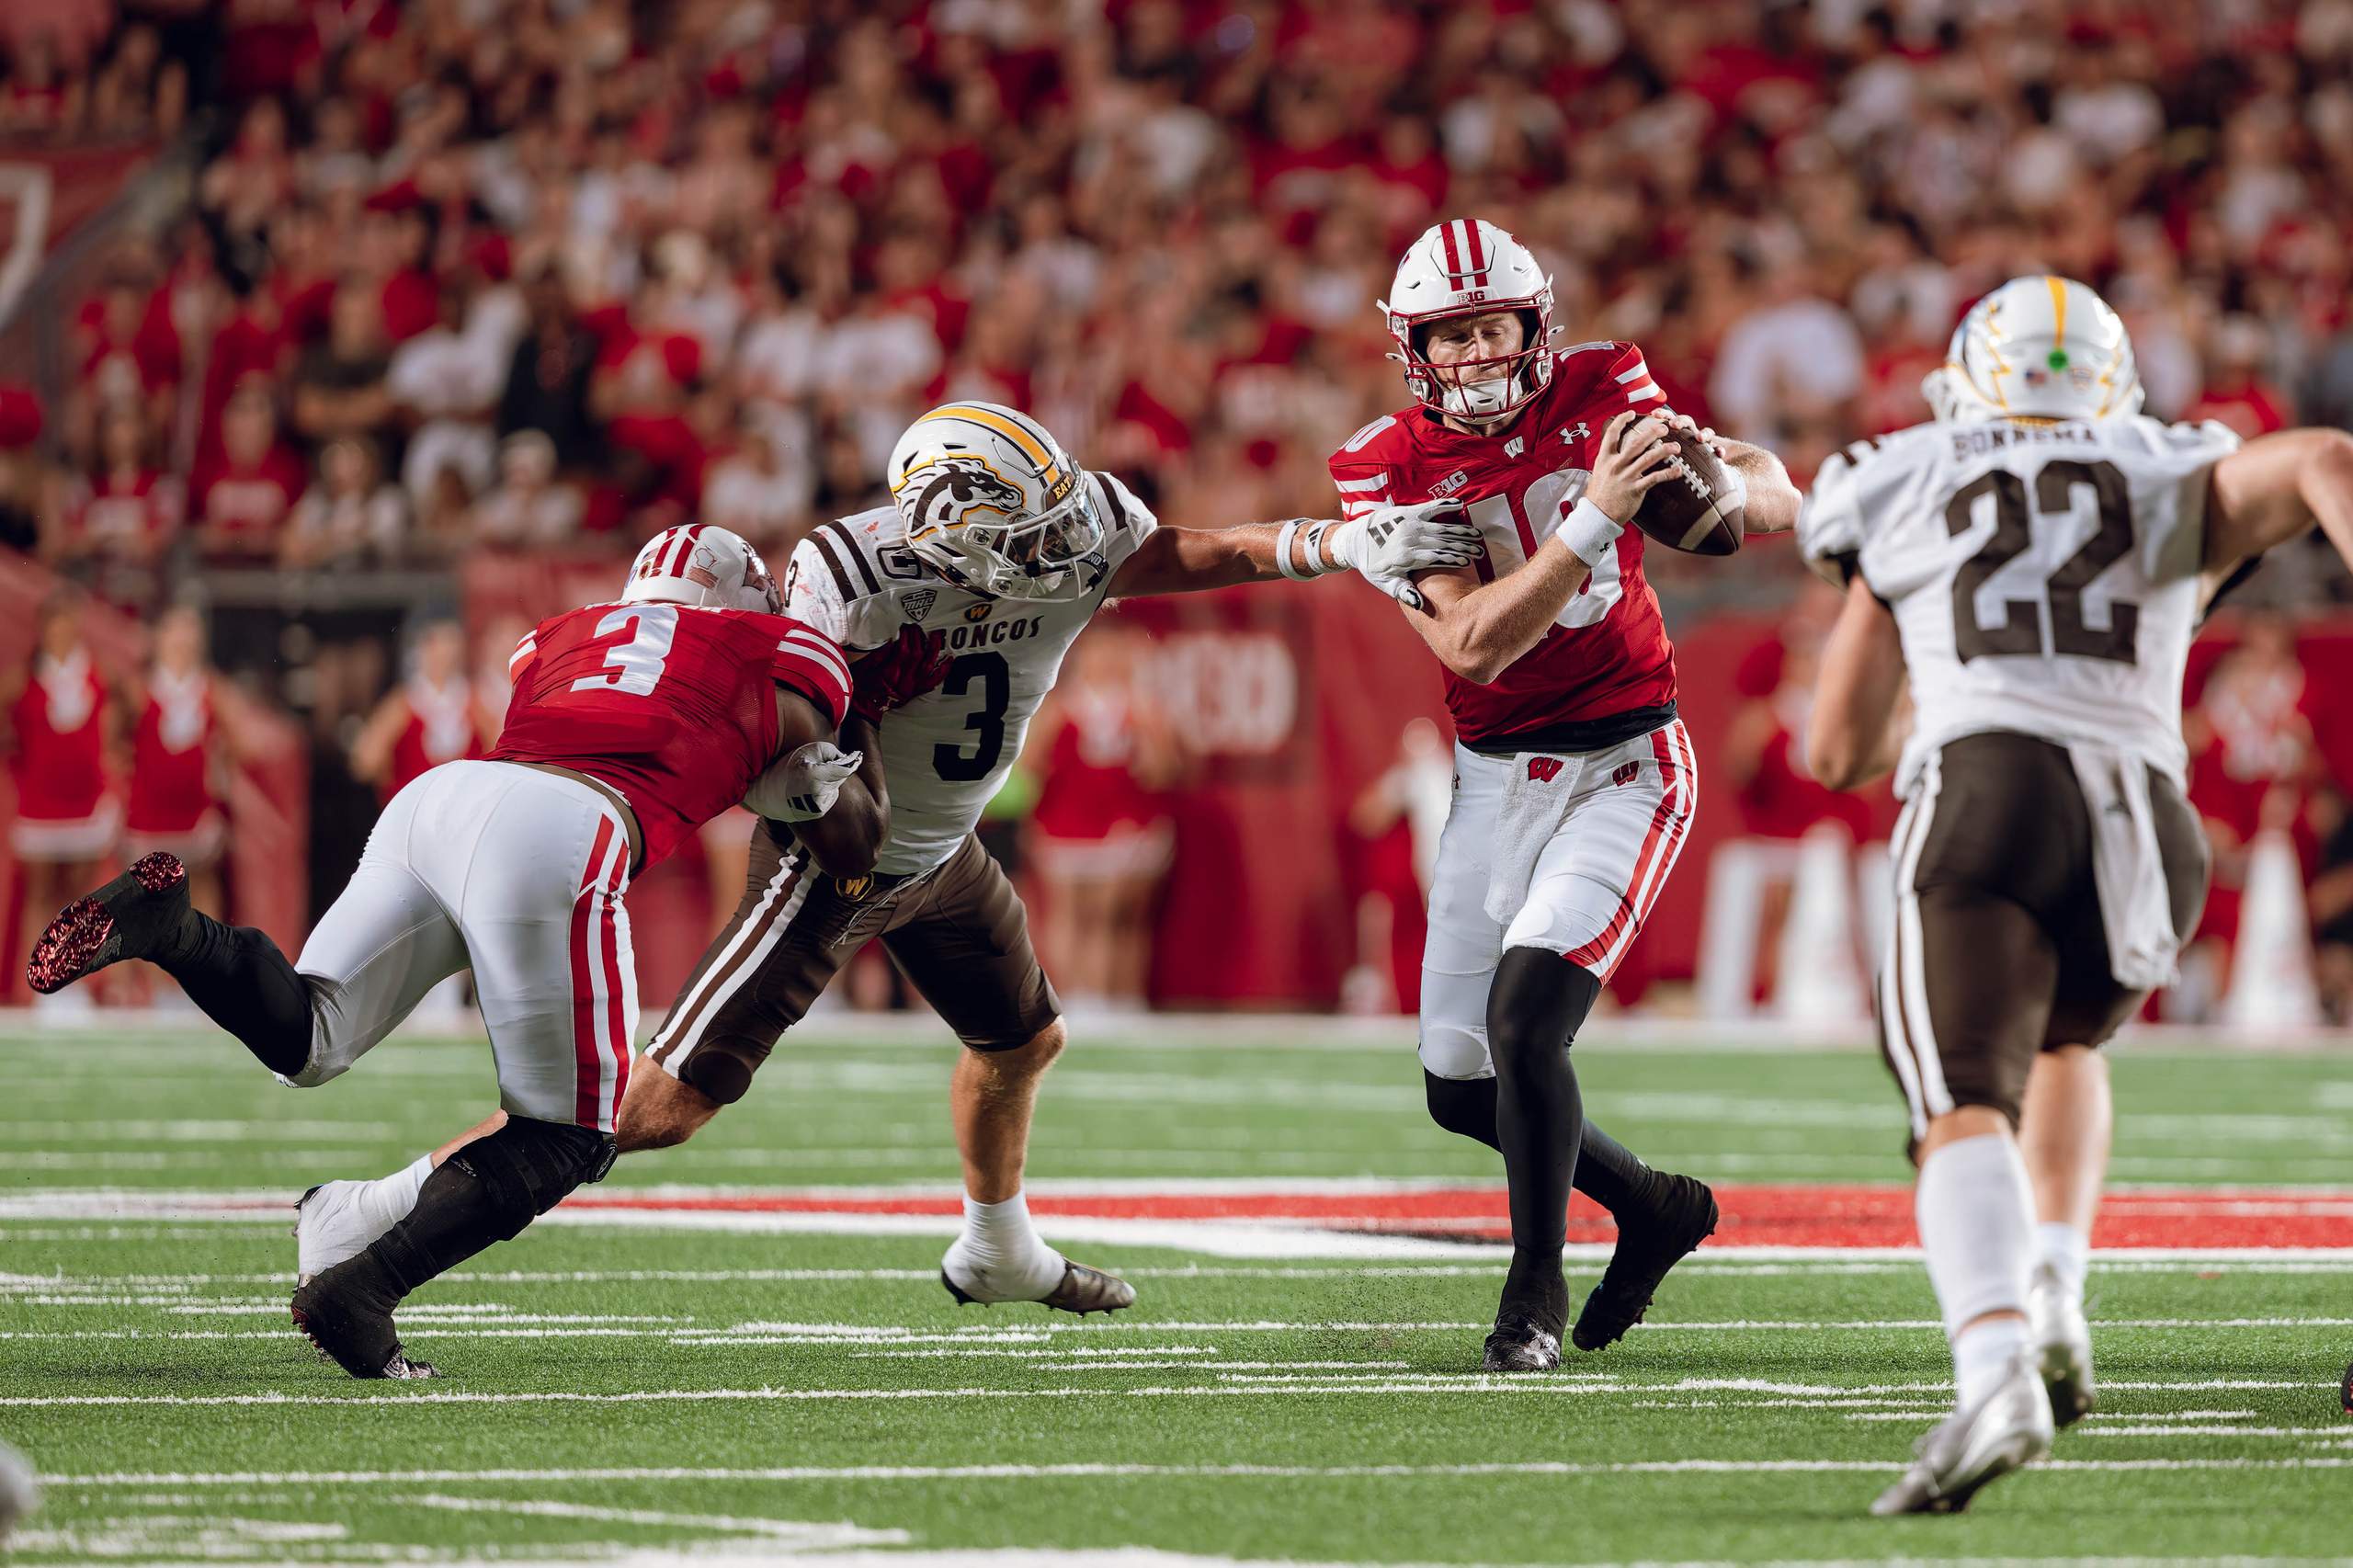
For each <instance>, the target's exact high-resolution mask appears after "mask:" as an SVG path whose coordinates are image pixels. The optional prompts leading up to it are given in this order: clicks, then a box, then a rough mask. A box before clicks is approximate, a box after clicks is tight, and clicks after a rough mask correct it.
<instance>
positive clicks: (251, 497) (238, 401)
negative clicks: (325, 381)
mask: <svg viewBox="0 0 2353 1568" xmlns="http://www.w3.org/2000/svg"><path fill="white" fill-rule="evenodd" d="M304 477H305V476H304V474H303V472H302V460H301V458H299V457H297V456H295V454H294V450H293V449H292V448H290V447H289V446H288V445H286V443H285V442H283V441H282V440H280V439H279V438H278V409H277V406H276V405H275V404H274V403H272V402H271V401H270V395H269V393H268V392H267V390H265V389H263V388H260V387H247V388H245V389H244V390H242V391H240V392H238V393H237V394H236V395H235V396H233V397H232V398H231V399H230V400H229V406H228V408H227V410H226V411H225V412H224V413H223V414H222V416H221V456H220V457H219V458H218V459H215V460H212V461H210V462H204V463H199V465H198V467H197V471H196V477H195V481H194V483H192V484H191V485H190V486H189V492H188V518H189V521H190V523H191V525H192V526H193V527H194V528H195V529H196V542H197V548H198V550H199V551H202V552H203V554H204V556H205V558H206V559H207V560H210V561H222V562H247V563H253V562H261V561H267V560H271V559H274V558H275V557H276V555H277V553H278V535H279V532H280V531H281V529H282V528H284V526H285V523H286V518H287V515H288V514H289V513H290V512H291V511H293V509H294V503H295V502H296V501H297V500H299V499H300V498H301V494H302V489H303V482H304Z"/></svg>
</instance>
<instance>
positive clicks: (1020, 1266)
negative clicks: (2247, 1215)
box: [948, 1193, 1063, 1300]
mask: <svg viewBox="0 0 2353 1568" xmlns="http://www.w3.org/2000/svg"><path fill="white" fill-rule="evenodd" d="M948 1256H949V1261H950V1262H952V1263H955V1264H956V1265H958V1266H959V1267H961V1270H962V1271H964V1272H966V1273H968V1274H969V1275H970V1276H971V1277H972V1279H971V1282H972V1283H975V1284H983V1285H986V1286H987V1287H989V1289H990V1290H991V1291H992V1292H996V1293H1003V1294H1004V1295H1005V1296H1006V1299H1008V1300H1010V1299H1014V1298H1015V1297H1017V1296H1018V1295H1020V1294H1023V1293H1026V1292H1028V1291H1031V1290H1035V1291H1037V1292H1038V1293H1039V1294H1040V1295H1042V1294H1044V1293H1045V1292H1046V1291H1048V1290H1052V1289H1053V1288H1054V1287H1055V1286H1056V1285H1057V1284H1059V1283H1060V1282H1061V1280H1062V1277H1063V1256H1062V1254H1060V1253H1058V1252H1056V1251H1055V1250H1054V1249H1053V1248H1051V1247H1050V1246H1048V1245H1047V1244H1045V1242H1044V1241H1043V1240H1042V1239H1041V1238H1040V1236H1039V1234H1038V1227H1037V1226H1036V1225H1034V1224H1032V1223H1031V1222H1030V1220H1029V1199H1027V1198H1024V1197H1023V1196H1022V1195H1021V1194H1020V1193H1015V1194H1014V1195H1013V1196H1012V1197H1010V1198H1008V1199H1006V1200H1005V1201H1004V1202H1002V1203H983V1202H981V1201H980V1200H979V1199H974V1198H972V1197H970V1196H967V1197H966V1198H965V1199H964V1233H963V1234H961V1235H960V1236H958V1237H957V1238H956V1242H955V1244H954V1245H953V1246H951V1247H949V1249H948Z"/></svg>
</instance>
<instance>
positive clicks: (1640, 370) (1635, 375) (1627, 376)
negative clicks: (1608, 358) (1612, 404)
mask: <svg viewBox="0 0 2353 1568" xmlns="http://www.w3.org/2000/svg"><path fill="white" fill-rule="evenodd" d="M1650 374H1651V368H1650V367H1649V366H1648V365H1645V364H1643V362H1642V361H1641V360H1640V359H1637V360H1635V361H1634V362H1633V364H1632V365H1631V366H1629V367H1628V368H1626V369H1623V370H1620V371H1619V372H1618V384H1619V385H1620V386H1624V385H1625V384H1626V383H1627V382H1628V381H1648V380H1650Z"/></svg>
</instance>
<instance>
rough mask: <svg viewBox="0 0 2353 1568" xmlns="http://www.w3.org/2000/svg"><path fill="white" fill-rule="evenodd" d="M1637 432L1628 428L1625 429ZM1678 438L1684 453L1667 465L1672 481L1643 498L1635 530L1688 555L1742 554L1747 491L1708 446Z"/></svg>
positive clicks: (1684, 434) (1684, 435)
mask: <svg viewBox="0 0 2353 1568" xmlns="http://www.w3.org/2000/svg"><path fill="white" fill-rule="evenodd" d="M1633 427H1634V426H1633V424H1632V423H1629V424H1628V425H1627V426H1626V429H1627V430H1631V429H1632V428H1633ZM1623 438H1624V432H1622V431H1621V432H1620V439H1621V440H1622V439H1623ZM1676 438H1677V440H1678V441H1679V443H1680V449H1679V450H1678V451H1677V453H1676V454H1675V455H1674V456H1673V457H1672V458H1669V459H1668V460H1667V463H1668V466H1669V467H1670V468H1671V469H1672V471H1673V473H1672V476H1671V477H1670V478H1668V479H1667V480H1666V481H1665V483H1659V484H1654V485H1653V486H1652V487H1651V489H1650V493H1649V494H1646V495H1644V496H1643V504H1642V506H1639V507H1638V508H1636V509H1635V512H1634V526H1635V527H1636V528H1640V529H1642V530H1643V533H1645V534H1647V535H1649V536H1650V537H1651V538H1652V539H1654V540H1657V541H1658V542H1659V543H1661V544H1663V545H1665V546H1666V547H1667V548H1668V549H1669V550H1679V551H1683V552H1684V553H1686V554H1687V555H1731V554H1733V553H1734V552H1735V551H1738V550H1739V549H1740V541H1741V537H1742V535H1743V534H1744V532H1745V530H1746V528H1747V523H1746V520H1745V517H1744V515H1743V514H1744V506H1745V502H1746V500H1747V489H1746V487H1745V485H1743V484H1742V483H1741V482H1740V480H1739V478H1738V477H1737V476H1736V475H1735V474H1733V472H1732V466H1731V465H1730V464H1729V463H1726V462H1725V461H1724V460H1723V459H1722V458H1720V457H1718V456H1717V455H1716V454H1715V452H1714V451H1713V450H1712V449H1711V448H1710V447H1709V446H1708V444H1707V443H1706V442H1704V441H1702V440H1699V439H1697V438H1695V437H1693V435H1692V434H1691V433H1690V432H1689V431H1688V430H1687V431H1683V432H1678V433H1677V436H1676Z"/></svg>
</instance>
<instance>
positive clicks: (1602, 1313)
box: [1569, 1176, 1716, 1350]
mask: <svg viewBox="0 0 2353 1568" xmlns="http://www.w3.org/2000/svg"><path fill="white" fill-rule="evenodd" d="M1659 1179H1660V1180H1662V1181H1664V1182H1665V1183H1666V1184H1667V1188H1666V1197H1665V1201H1664V1202H1662V1203H1661V1204H1660V1205H1659V1207H1658V1208H1657V1210H1654V1212H1653V1213H1652V1214H1651V1215H1649V1216H1648V1217H1647V1218H1646V1219H1645V1220H1644V1221H1643V1224H1642V1225H1641V1227H1640V1228H1639V1229H1636V1228H1635V1227H1633V1226H1630V1225H1624V1224H1621V1225H1620V1226H1619V1228H1618V1247H1617V1250H1616V1251H1614V1252H1612V1253H1611V1254H1610V1255H1609V1267H1608V1268H1605V1269H1603V1270H1602V1272H1601V1283H1600V1284H1598V1285H1596V1286H1595V1287H1594V1288H1593V1294H1591V1295H1589V1296H1587V1297H1586V1299H1585V1310H1584V1311H1583V1312H1579V1313H1578V1314H1577V1325H1576V1327H1575V1329H1574V1331H1572V1332H1571V1334H1570V1335H1569V1340H1570V1343H1571V1344H1573V1345H1574V1346H1576V1347H1577V1348H1578V1349H1580V1350H1600V1349H1605V1348H1607V1347H1608V1346H1612V1345H1615V1344H1617V1343H1618V1341H1620V1339H1623V1338H1624V1337H1625V1336H1626V1331H1627V1330H1628V1329H1630V1328H1631V1327H1633V1326H1634V1325H1635V1324H1638V1323H1640V1322H1642V1321H1643V1313H1644V1312H1648V1311H1649V1310H1650V1304H1651V1296H1652V1293H1653V1292H1654V1291H1655V1290H1657V1289H1658V1283H1659V1281H1660V1280H1662V1279H1664V1278H1666V1271H1667V1270H1668V1269H1670V1268H1673V1267H1675V1266H1676V1265H1677V1264H1678V1263H1680V1262H1682V1261H1683V1260H1684V1258H1686V1257H1688V1256H1690V1254H1691V1252H1692V1250H1693V1249H1694V1248H1696V1247H1697V1246H1698V1245H1699V1244H1700V1243H1701V1242H1704V1241H1706V1240H1707V1239H1708V1238H1709V1237H1710V1236H1711V1235H1713V1234H1714V1233H1715V1230H1716V1195H1715V1194H1714V1193H1713V1192H1711V1191H1710V1190H1709V1189H1708V1184H1707V1183H1706V1182H1703V1181H1699V1180H1695V1179H1694V1178H1692V1177H1690V1176H1661V1177H1660V1178H1659Z"/></svg>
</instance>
